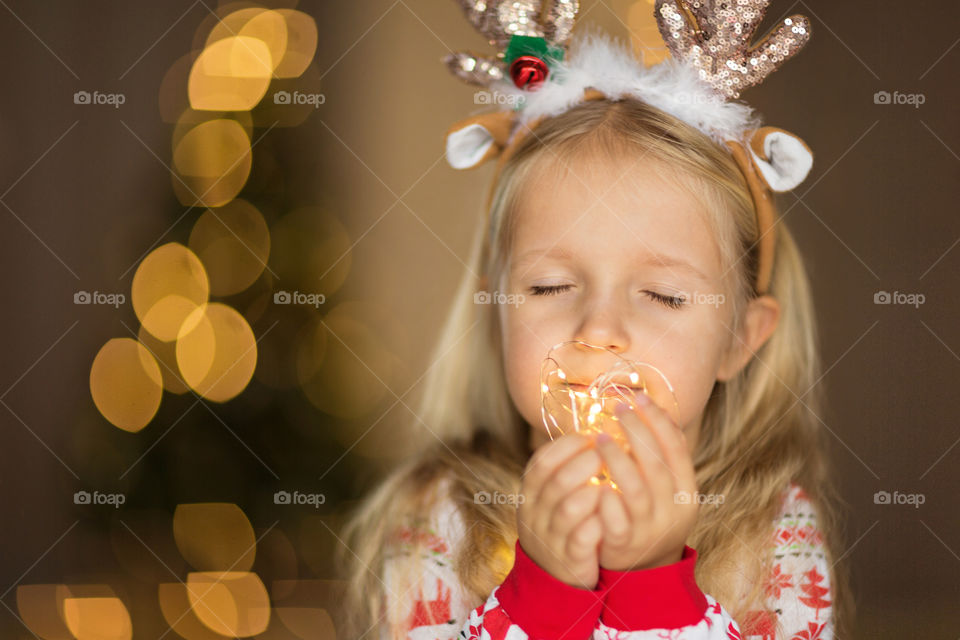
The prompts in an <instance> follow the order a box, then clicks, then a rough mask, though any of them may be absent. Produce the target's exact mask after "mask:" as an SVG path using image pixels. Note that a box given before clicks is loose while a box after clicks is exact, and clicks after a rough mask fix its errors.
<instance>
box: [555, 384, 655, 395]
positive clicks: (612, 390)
mask: <svg viewBox="0 0 960 640" xmlns="http://www.w3.org/2000/svg"><path fill="white" fill-rule="evenodd" d="M589 386H590V385H586V384H583V383H579V382H571V383H569V384H567V387H568V388H569V389H571V390H572V391H579V392H581V393H586V392H587V389H588V388H589ZM618 390H619V391H620V393H625V392H627V391H630V392H633V393H643V388H642V387H631V386H627V385H621V384H618V385H611V386H608V387H606V388H605V389H604V395H605V396H608V397H609V396H616V395H619V394H618V393H617V391H618Z"/></svg>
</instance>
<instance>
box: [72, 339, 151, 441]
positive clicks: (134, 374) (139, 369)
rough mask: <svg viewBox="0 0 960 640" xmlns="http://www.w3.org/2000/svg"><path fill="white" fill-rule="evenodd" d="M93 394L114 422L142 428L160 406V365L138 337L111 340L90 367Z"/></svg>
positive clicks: (119, 424) (129, 428) (94, 398)
mask: <svg viewBox="0 0 960 640" xmlns="http://www.w3.org/2000/svg"><path fill="white" fill-rule="evenodd" d="M90 395H91V396H93V402H94V404H95V405H96V406H97V409H98V410H99V411H100V413H101V414H102V415H103V417H104V418H106V419H107V420H108V421H109V422H110V423H111V424H113V425H114V426H116V427H119V428H121V429H123V430H124V431H130V432H136V431H139V430H141V429H143V428H144V427H145V426H147V424H148V423H149V422H150V420H152V419H153V416H154V415H155V414H156V413H157V409H159V408H160V399H161V397H162V396H163V379H162V377H161V375H160V366H159V365H158V364H157V361H156V360H154V358H153V356H152V355H150V352H149V351H147V349H146V347H144V346H143V345H142V344H140V343H139V342H137V341H136V340H134V339H132V338H113V339H111V340H108V341H107V343H106V344H104V345H103V346H102V347H101V348H100V351H99V352H97V355H96V357H95V358H94V359H93V365H92V366H91V367H90Z"/></svg>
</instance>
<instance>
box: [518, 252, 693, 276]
mask: <svg viewBox="0 0 960 640" xmlns="http://www.w3.org/2000/svg"><path fill="white" fill-rule="evenodd" d="M575 257H576V254H575V253H573V252H572V251H568V250H567V249H564V248H563V247H559V246H553V247H548V248H546V249H531V250H530V251H525V252H524V253H522V254H521V255H520V256H518V257H517V258H516V260H515V261H514V267H517V266H522V265H524V264H526V263H527V262H532V261H535V260H539V259H540V258H558V259H561V260H573V259H574V258H575ZM635 264H637V265H641V266H649V267H660V268H664V269H680V270H683V271H686V272H688V273H690V274H691V275H693V276H696V277H697V278H699V279H701V280H703V281H704V282H709V281H710V279H709V278H708V277H707V276H706V275H704V274H703V272H701V271H700V270H699V269H697V268H696V267H695V266H693V265H692V264H690V263H689V262H687V261H686V260H684V259H682V258H678V257H675V256H670V255H667V254H663V253H656V252H652V253H651V252H647V253H642V254H641V255H640V256H638V257H637V259H636V262H635Z"/></svg>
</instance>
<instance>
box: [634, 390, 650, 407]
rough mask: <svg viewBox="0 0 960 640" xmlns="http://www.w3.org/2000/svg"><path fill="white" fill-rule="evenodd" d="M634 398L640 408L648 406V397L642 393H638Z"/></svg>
mask: <svg viewBox="0 0 960 640" xmlns="http://www.w3.org/2000/svg"><path fill="white" fill-rule="evenodd" d="M635 397H636V401H637V404H638V405H640V406H641V407H645V406H647V405H648V404H650V396H648V395H647V394H645V393H643V392H640V393H638V394H637V395H636V396H635Z"/></svg>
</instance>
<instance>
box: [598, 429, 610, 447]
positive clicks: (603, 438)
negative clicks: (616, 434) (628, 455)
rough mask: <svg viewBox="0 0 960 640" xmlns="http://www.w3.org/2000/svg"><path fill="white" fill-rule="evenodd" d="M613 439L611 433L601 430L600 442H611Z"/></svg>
mask: <svg viewBox="0 0 960 640" xmlns="http://www.w3.org/2000/svg"><path fill="white" fill-rule="evenodd" d="M611 440H613V438H612V437H610V434H609V433H606V432H601V433H600V434H598V435H597V442H599V443H600V444H603V443H604V442H610V441H611Z"/></svg>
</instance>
